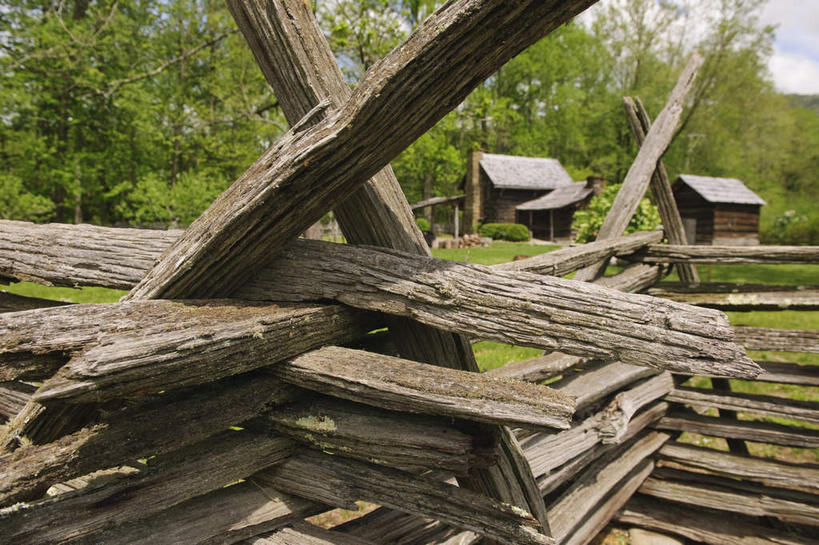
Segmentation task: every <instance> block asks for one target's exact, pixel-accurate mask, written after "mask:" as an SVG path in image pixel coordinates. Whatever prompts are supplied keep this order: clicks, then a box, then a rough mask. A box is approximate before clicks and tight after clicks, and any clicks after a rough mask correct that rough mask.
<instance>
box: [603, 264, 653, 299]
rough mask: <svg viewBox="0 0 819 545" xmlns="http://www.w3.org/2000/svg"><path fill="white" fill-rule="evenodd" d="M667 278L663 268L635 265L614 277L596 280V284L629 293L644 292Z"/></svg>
mask: <svg viewBox="0 0 819 545" xmlns="http://www.w3.org/2000/svg"><path fill="white" fill-rule="evenodd" d="M664 276H665V271H664V270H663V269H662V268H661V267H657V266H652V265H644V264H642V263H640V264H634V265H629V266H628V267H626V268H625V269H624V270H622V271H620V272H619V273H617V274H615V275H612V276H604V277H601V278H598V279H597V280H595V282H594V283H595V284H597V285H598V286H602V287H604V288H609V289H613V290H618V291H624V292H627V293H634V292H638V291H642V290H644V289H646V288H648V287H649V286H653V285H654V284H656V283H657V282H659V281H660V280H662V278H663V277H664Z"/></svg>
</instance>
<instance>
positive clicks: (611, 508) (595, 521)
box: [561, 460, 654, 545]
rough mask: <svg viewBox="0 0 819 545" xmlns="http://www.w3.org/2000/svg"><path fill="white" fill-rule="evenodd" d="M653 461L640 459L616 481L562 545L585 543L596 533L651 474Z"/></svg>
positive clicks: (581, 544)
mask: <svg viewBox="0 0 819 545" xmlns="http://www.w3.org/2000/svg"><path fill="white" fill-rule="evenodd" d="M652 469H654V463H653V462H652V461H651V460H643V461H641V462H640V463H639V464H638V465H637V466H636V467H635V468H634V469H633V470H632V471H631V473H629V475H628V476H627V477H625V478H624V479H623V480H622V481H620V482H619V483H617V486H615V488H614V489H613V492H612V493H611V494H610V495H609V496H608V497H607V498H606V499H605V500H603V501H602V502H601V503H600V504H599V505H598V506H596V507H595V508H594V509H592V511H591V512H590V513H588V514H587V516H585V517H583V519H582V520H581V521H580V524H579V525H578V526H577V527H576V528H575V530H574V531H573V532H572V533H571V534H569V535H567V536H566V537H565V538H564V539H563V541H562V542H561V544H562V545H585V544H586V543H590V542H591V541H592V539H593V538H594V537H595V536H596V535H598V534H599V533H600V532H601V531H602V530H603V528H605V527H606V525H607V524H609V523H610V522H611V519H612V517H614V515H615V514H616V513H617V511H619V510H620V508H622V507H623V506H624V505H625V504H626V502H628V500H629V499H630V498H631V496H632V495H633V494H634V493H635V492H636V491H637V489H638V488H639V487H640V485H641V484H642V483H643V481H645V479H646V478H647V477H648V476H649V474H651V471H652Z"/></svg>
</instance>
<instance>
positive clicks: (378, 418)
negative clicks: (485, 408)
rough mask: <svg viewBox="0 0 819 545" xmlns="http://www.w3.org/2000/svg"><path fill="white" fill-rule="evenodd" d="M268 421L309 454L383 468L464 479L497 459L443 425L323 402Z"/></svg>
mask: <svg viewBox="0 0 819 545" xmlns="http://www.w3.org/2000/svg"><path fill="white" fill-rule="evenodd" d="M268 419H269V420H270V421H271V422H273V425H274V427H275V428H276V430H278V431H279V432H280V433H282V434H283V435H287V436H289V437H291V438H293V439H295V440H297V441H300V442H302V443H306V444H307V445H309V446H311V447H312V448H315V449H318V450H323V451H325V452H337V453H339V454H342V455H343V456H346V457H348V458H355V459H357V460H363V461H365V462H370V463H374V464H378V465H386V466H388V467H395V468H401V469H407V470H415V471H424V470H426V469H439V470H443V471H448V472H452V473H454V474H458V475H466V474H467V473H468V471H469V470H470V468H474V467H489V466H491V465H493V464H494V463H496V461H497V458H498V452H497V450H496V446H495V445H493V444H492V443H491V442H490V441H488V440H486V439H485V440H484V444H481V441H480V440H479V439H477V438H473V437H472V436H470V435H469V434H466V433H464V432H462V431H459V430H458V429H457V428H456V427H455V426H453V425H452V424H450V423H448V422H447V421H446V420H445V419H441V418H431V417H427V416H417V415H412V414H403V413H397V412H392V411H385V410H382V409H377V408H373V407H369V406H366V405H361V404H358V403H350V402H346V401H341V400H337V399H331V398H327V397H323V396H300V399H299V400H298V401H295V402H293V403H290V404H288V405H286V406H283V407H278V408H277V409H276V410H275V411H272V412H271V413H270V414H269V415H268ZM474 431H475V432H477V431H479V430H477V429H476V430H474Z"/></svg>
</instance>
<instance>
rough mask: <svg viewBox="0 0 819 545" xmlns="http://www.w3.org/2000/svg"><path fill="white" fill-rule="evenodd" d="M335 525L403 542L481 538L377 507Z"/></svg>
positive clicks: (424, 544)
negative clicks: (356, 517) (358, 516)
mask: <svg viewBox="0 0 819 545" xmlns="http://www.w3.org/2000/svg"><path fill="white" fill-rule="evenodd" d="M335 529H337V530H338V531H341V532H345V533H349V534H351V535H354V536H359V537H363V538H365V539H369V540H371V541H374V542H375V543H401V544H402V545H474V544H476V543H478V542H480V541H481V540H482V539H483V538H482V537H481V536H480V535H479V534H476V533H475V532H471V531H469V530H465V531H462V530H459V529H456V528H453V527H451V526H448V525H446V524H444V523H442V522H440V521H437V520H435V519H431V518H426V517H421V516H418V515H412V514H410V513H403V512H401V511H394V510H392V509H387V508H384V507H380V508H378V509H376V510H375V511H373V512H371V513H368V514H366V515H364V516H363V517H360V518H358V519H355V520H352V521H349V522H345V523H343V524H341V525H339V526H336V527H335Z"/></svg>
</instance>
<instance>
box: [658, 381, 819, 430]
mask: <svg viewBox="0 0 819 545" xmlns="http://www.w3.org/2000/svg"><path fill="white" fill-rule="evenodd" d="M666 400H667V401H673V402H676V403H684V404H685V405H690V406H692V407H703V408H707V407H711V408H715V409H728V410H729V411H742V412H749V413H754V414H761V415H765V416H774V417H779V418H791V419H796V420H804V421H806V422H811V423H813V424H819V402H815V401H797V400H793V399H786V398H782V397H775V396H766V395H759V394H738V393H725V392H720V393H717V392H714V391H711V390H702V389H699V388H688V387H679V388H676V389H675V390H673V391H672V392H671V393H669V394H668V395H667V396H666Z"/></svg>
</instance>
